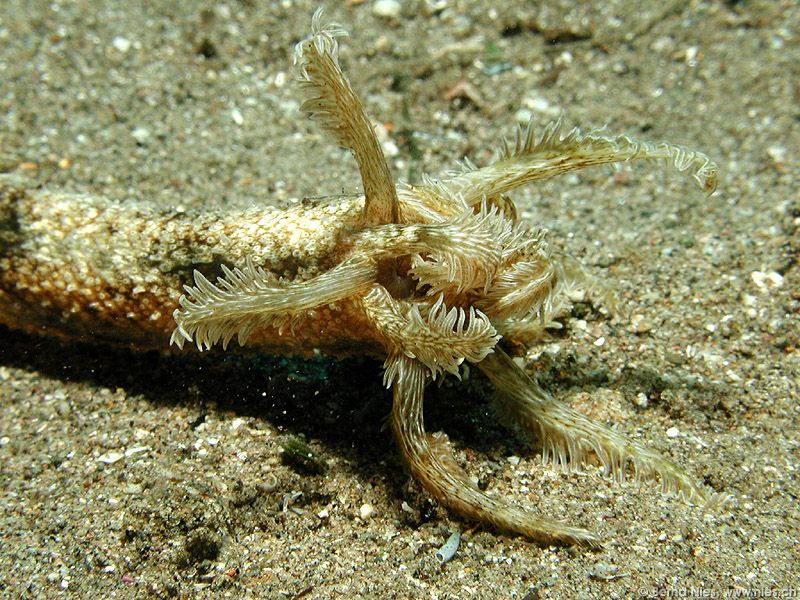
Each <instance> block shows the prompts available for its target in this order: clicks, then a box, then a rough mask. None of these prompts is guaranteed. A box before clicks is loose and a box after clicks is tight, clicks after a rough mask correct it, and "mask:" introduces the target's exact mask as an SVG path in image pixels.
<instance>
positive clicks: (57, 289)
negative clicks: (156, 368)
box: [0, 176, 377, 354]
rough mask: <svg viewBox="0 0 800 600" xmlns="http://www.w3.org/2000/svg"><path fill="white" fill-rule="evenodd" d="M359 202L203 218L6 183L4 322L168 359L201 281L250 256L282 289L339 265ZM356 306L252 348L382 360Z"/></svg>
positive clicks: (1, 232)
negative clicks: (193, 288) (190, 290)
mask: <svg viewBox="0 0 800 600" xmlns="http://www.w3.org/2000/svg"><path fill="white" fill-rule="evenodd" d="M362 211H363V198H362V197H358V196H341V197H330V198H322V199H305V200H303V201H302V202H300V203H298V204H297V205H296V206H294V207H292V208H290V209H288V210H277V209H265V208H253V209H248V210H240V211H228V212H222V211H219V210H209V211H205V212H192V211H182V210H177V209H163V208H156V207H153V206H151V205H148V204H146V203H142V202H138V201H124V202H119V201H113V200H109V199H107V198H103V197H98V196H89V195H79V194H67V193H53V192H49V191H45V190H35V189H31V188H29V187H27V186H25V185H24V183H23V181H22V180H20V179H19V178H14V177H11V176H0V323H2V324H4V325H6V326H9V327H12V328H15V329H22V330H25V331H28V332H34V333H39V334H43V335H57V336H60V337H62V338H69V339H76V340H82V341H91V342H93V343H97V342H108V343H112V344H115V345H122V346H129V347H134V348H137V349H167V348H168V344H169V339H170V333H171V332H172V330H173V329H174V328H175V321H174V319H173V311H174V310H175V309H176V308H177V307H178V299H179V297H180V296H181V294H182V293H183V291H184V286H185V285H191V284H192V283H193V278H192V277H193V273H194V271H195V270H198V271H200V272H201V273H202V274H203V275H205V276H206V277H207V278H208V279H209V280H210V281H212V282H213V281H215V280H216V278H217V277H218V276H219V275H221V274H222V271H221V267H222V265H227V266H229V267H232V266H239V265H243V264H244V263H245V261H246V259H247V258H248V257H249V258H250V259H252V261H253V262H254V263H255V264H256V265H259V266H261V267H262V268H264V269H265V270H266V271H268V272H270V273H271V274H274V275H275V276H276V277H279V278H282V279H283V280H285V281H303V280H307V279H309V278H311V277H313V276H315V275H318V274H320V273H322V272H324V271H326V270H327V269H329V268H330V267H331V266H333V265H336V264H338V263H339V262H340V261H341V260H342V259H343V258H344V257H345V256H346V254H347V252H348V251H349V242H348V236H349V234H350V232H351V231H353V230H354V229H355V228H357V227H358V226H359V219H360V217H361V213H362ZM369 331H371V328H370V327H367V326H365V323H364V316H363V314H362V311H361V310H360V309H359V307H358V304H357V301H356V300H350V299H345V300H342V301H340V302H337V303H336V304H334V305H327V306H323V307H320V308H319V309H316V310H314V311H310V312H308V313H307V314H305V315H303V318H302V319H300V320H299V321H298V322H297V323H296V324H295V326H294V327H293V328H292V331H291V334H289V333H287V332H286V331H283V332H281V331H279V330H278V329H276V328H272V327H264V328H261V329H259V330H258V331H256V332H254V333H253V335H252V336H251V338H250V339H249V340H248V347H249V348H252V349H256V350H263V351H274V352H281V353H287V352H297V353H309V352H312V351H313V350H315V349H320V350H322V351H325V352H331V353H338V354H341V353H347V352H352V351H357V352H359V353H363V352H365V351H367V352H369V351H370V350H373V349H374V350H375V351H377V345H376V341H375V340H373V339H361V338H358V337H357V336H358V335H359V334H362V335H363V334H364V333H365V332H369Z"/></svg>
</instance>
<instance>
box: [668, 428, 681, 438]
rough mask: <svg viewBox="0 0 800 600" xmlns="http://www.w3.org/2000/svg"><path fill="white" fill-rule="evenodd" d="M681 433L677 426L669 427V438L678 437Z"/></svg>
mask: <svg viewBox="0 0 800 600" xmlns="http://www.w3.org/2000/svg"><path fill="white" fill-rule="evenodd" d="M680 434H681V431H680V429H678V428H677V427H670V428H669V429H667V437H668V438H676V437H678V436H679V435H680Z"/></svg>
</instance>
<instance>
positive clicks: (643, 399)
mask: <svg viewBox="0 0 800 600" xmlns="http://www.w3.org/2000/svg"><path fill="white" fill-rule="evenodd" d="M633 403H634V404H635V405H636V406H638V407H639V408H647V405H648V404H649V403H650V399H649V398H648V397H647V394H645V393H644V392H639V393H638V394H636V397H635V398H634V399H633Z"/></svg>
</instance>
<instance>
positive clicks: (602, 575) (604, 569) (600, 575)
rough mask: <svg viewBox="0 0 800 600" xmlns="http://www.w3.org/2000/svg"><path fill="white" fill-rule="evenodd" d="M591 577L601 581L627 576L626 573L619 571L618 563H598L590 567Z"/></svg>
mask: <svg viewBox="0 0 800 600" xmlns="http://www.w3.org/2000/svg"><path fill="white" fill-rule="evenodd" d="M589 577H590V578H591V579H597V580H599V581H613V580H614V579H619V578H620V577H625V574H624V573H620V572H619V567H618V566H617V565H611V564H608V563H597V564H595V565H592V568H591V569H589Z"/></svg>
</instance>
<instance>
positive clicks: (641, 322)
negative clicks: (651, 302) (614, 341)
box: [631, 315, 653, 333]
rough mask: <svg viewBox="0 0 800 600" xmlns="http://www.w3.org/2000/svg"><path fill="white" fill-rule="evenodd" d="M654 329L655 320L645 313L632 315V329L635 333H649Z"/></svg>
mask: <svg viewBox="0 0 800 600" xmlns="http://www.w3.org/2000/svg"><path fill="white" fill-rule="evenodd" d="M652 329H653V322H652V321H650V320H649V319H648V318H647V317H645V316H644V315H633V316H632V317H631V331H633V332H634V333H647V332H648V331H651V330H652Z"/></svg>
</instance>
